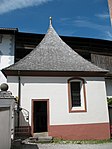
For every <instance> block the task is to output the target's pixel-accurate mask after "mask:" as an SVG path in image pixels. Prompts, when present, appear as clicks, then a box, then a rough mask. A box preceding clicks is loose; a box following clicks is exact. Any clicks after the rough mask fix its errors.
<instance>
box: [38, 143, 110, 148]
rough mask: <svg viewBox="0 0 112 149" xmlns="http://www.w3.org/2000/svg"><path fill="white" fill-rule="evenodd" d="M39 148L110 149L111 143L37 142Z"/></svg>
mask: <svg viewBox="0 0 112 149" xmlns="http://www.w3.org/2000/svg"><path fill="white" fill-rule="evenodd" d="M38 148H39V149H112V143H107V144H81V145H80V144H38Z"/></svg>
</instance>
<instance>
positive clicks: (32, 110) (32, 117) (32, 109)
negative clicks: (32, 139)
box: [31, 99, 49, 136]
mask: <svg viewBox="0 0 112 149" xmlns="http://www.w3.org/2000/svg"><path fill="white" fill-rule="evenodd" d="M35 101H37V102H38V101H46V102H47V129H48V132H49V99H32V103H31V104H32V107H31V135H32V136H33V134H34V132H33V130H34V102H35Z"/></svg>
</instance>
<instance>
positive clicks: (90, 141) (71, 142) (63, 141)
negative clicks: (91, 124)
mask: <svg viewBox="0 0 112 149" xmlns="http://www.w3.org/2000/svg"><path fill="white" fill-rule="evenodd" d="M52 143H57V144H103V143H112V139H108V140H63V139H57V138H54V139H53V142H52Z"/></svg>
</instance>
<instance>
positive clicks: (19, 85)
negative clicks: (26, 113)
mask: <svg viewBox="0 0 112 149" xmlns="http://www.w3.org/2000/svg"><path fill="white" fill-rule="evenodd" d="M20 101H21V76H20V71H18V104H17V126H18V128H19V125H20V118H19V116H20Z"/></svg>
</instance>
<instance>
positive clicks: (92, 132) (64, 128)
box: [48, 123, 110, 140]
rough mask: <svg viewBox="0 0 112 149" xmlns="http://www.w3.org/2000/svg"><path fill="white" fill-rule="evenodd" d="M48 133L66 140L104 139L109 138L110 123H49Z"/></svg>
mask: <svg viewBox="0 0 112 149" xmlns="http://www.w3.org/2000/svg"><path fill="white" fill-rule="evenodd" d="M48 133H49V136H53V137H56V138H61V139H67V140H104V139H109V138H110V124H109V123H95V124H77V125H76V124H75V125H50V126H49V132H48Z"/></svg>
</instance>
